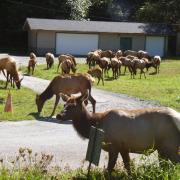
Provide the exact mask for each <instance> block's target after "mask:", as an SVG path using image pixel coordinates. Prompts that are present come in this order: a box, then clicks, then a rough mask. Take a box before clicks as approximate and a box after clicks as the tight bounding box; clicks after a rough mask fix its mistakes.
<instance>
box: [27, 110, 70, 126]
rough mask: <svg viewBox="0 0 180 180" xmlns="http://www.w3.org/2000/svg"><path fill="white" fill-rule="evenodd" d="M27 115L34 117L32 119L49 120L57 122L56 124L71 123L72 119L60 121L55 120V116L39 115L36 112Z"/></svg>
mask: <svg viewBox="0 0 180 180" xmlns="http://www.w3.org/2000/svg"><path fill="white" fill-rule="evenodd" d="M28 115H31V116H33V117H34V119H36V120H38V121H43V122H51V123H57V124H72V121H70V120H69V121H61V120H57V119H56V118H55V117H50V116H47V117H43V116H41V115H40V114H39V113H38V112H32V113H29V114H28Z"/></svg>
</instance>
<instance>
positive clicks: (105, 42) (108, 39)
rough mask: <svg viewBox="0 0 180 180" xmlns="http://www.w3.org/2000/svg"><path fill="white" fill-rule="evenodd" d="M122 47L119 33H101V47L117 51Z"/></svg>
mask: <svg viewBox="0 0 180 180" xmlns="http://www.w3.org/2000/svg"><path fill="white" fill-rule="evenodd" d="M119 47H120V42H119V36H118V34H100V35H99V49H102V50H109V49H111V50H113V51H116V50H118V49H119Z"/></svg>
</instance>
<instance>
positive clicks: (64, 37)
mask: <svg viewBox="0 0 180 180" xmlns="http://www.w3.org/2000/svg"><path fill="white" fill-rule="evenodd" d="M95 49H98V35H97V34H68V33H57V34H56V54H64V53H69V54H73V55H87V53H88V52H89V51H92V50H95Z"/></svg>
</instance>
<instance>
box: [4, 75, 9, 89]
mask: <svg viewBox="0 0 180 180" xmlns="http://www.w3.org/2000/svg"><path fill="white" fill-rule="evenodd" d="M9 76H10V74H9V73H8V72H7V77H6V85H5V89H7V86H8V82H9Z"/></svg>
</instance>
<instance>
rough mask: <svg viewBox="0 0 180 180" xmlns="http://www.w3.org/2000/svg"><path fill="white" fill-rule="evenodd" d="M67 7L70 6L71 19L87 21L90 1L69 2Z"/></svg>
mask: <svg viewBox="0 0 180 180" xmlns="http://www.w3.org/2000/svg"><path fill="white" fill-rule="evenodd" d="M67 5H69V7H70V9H71V11H70V17H69V18H70V19H73V20H83V19H87V14H88V9H89V7H90V6H91V1H90V0H67Z"/></svg>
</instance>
